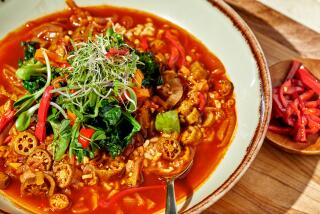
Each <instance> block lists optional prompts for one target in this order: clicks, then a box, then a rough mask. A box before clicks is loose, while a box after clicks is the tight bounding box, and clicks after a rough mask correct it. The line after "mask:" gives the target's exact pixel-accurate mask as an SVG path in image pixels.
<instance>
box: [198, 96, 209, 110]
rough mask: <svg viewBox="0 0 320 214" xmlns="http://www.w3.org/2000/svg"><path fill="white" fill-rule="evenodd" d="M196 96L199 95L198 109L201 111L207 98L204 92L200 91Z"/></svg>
mask: <svg viewBox="0 0 320 214" xmlns="http://www.w3.org/2000/svg"><path fill="white" fill-rule="evenodd" d="M198 96H199V110H200V111H201V112H203V111H204V108H205V107H206V103H207V100H206V97H205V96H204V94H203V93H201V92H199V93H198Z"/></svg>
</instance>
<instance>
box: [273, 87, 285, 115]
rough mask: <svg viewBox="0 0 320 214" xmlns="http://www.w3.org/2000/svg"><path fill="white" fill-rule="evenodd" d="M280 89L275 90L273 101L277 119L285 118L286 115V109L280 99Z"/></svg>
mask: <svg viewBox="0 0 320 214" xmlns="http://www.w3.org/2000/svg"><path fill="white" fill-rule="evenodd" d="M278 91H279V90H278V89H274V90H273V95H272V101H273V109H274V111H275V113H276V114H275V116H276V117H283V116H284V113H285V112H286V109H285V108H284V106H283V105H282V103H281V101H280V99H279V94H278Z"/></svg>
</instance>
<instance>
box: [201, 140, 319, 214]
mask: <svg viewBox="0 0 320 214" xmlns="http://www.w3.org/2000/svg"><path fill="white" fill-rule="evenodd" d="M319 158H320V157H319V156H301V155H295V154H289V153H286V152H284V151H281V150H279V149H277V148H275V147H273V146H271V145H270V144H269V143H268V142H265V144H264V145H263V147H262V148H261V151H260V153H259V154H258V156H257V158H256V159H255V161H254V163H253V164H252V166H251V167H250V168H249V170H248V171H247V173H246V174H245V175H244V176H243V178H242V179H241V180H240V181H239V183H238V184H237V185H236V186H235V187H234V188H233V189H232V190H231V191H230V192H229V193H227V194H226V195H225V196H224V197H223V198H222V199H220V200H219V201H218V202H217V203H216V204H214V205H213V206H211V207H210V208H209V209H208V210H206V211H205V212H203V213H205V214H209V213H259V214H263V213H287V212H288V211H289V210H290V211H293V210H292V207H293V205H294V204H295V203H296V202H297V200H298V199H299V198H300V197H301V195H302V193H303V192H304V191H305V189H306V187H308V188H314V187H311V186H308V184H309V182H310V180H311V179H312V177H313V176H314V177H313V178H314V179H316V178H317V177H318V175H317V176H316V175H314V174H315V173H316V172H315V170H316V166H317V164H318V161H319ZM316 185H317V184H314V186H316ZM308 192H309V194H308V196H307V197H305V196H304V197H302V198H301V199H300V200H301V201H299V202H298V203H297V204H296V205H295V208H296V209H297V208H298V207H300V208H301V204H303V209H307V210H301V211H302V212H305V213H310V212H315V211H316V210H317V211H319V205H320V202H319V198H320V191H317V190H316V189H315V190H314V191H312V194H311V193H310V190H309V191H308ZM306 203H307V205H306ZM299 211H300V210H299Z"/></svg>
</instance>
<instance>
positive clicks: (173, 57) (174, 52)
mask: <svg viewBox="0 0 320 214" xmlns="http://www.w3.org/2000/svg"><path fill="white" fill-rule="evenodd" d="M178 60H179V52H178V49H177V48H176V47H174V46H171V53H170V58H169V62H168V66H169V68H171V69H173V68H174V67H175V64H176V63H177V61H178Z"/></svg>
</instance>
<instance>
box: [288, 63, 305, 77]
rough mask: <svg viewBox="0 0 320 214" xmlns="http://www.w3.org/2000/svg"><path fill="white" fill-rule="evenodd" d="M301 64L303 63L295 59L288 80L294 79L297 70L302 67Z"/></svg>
mask: <svg viewBox="0 0 320 214" xmlns="http://www.w3.org/2000/svg"><path fill="white" fill-rule="evenodd" d="M301 65H302V64H301V62H298V61H296V60H293V61H292V63H291V68H290V71H289V72H288V74H287V77H286V80H288V79H292V78H293V77H294V76H295V74H296V72H297V71H298V70H299V68H300V67H301Z"/></svg>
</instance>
